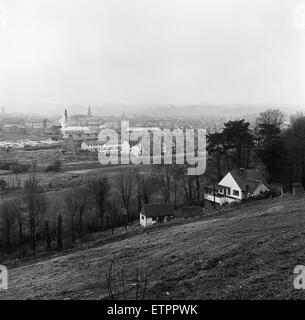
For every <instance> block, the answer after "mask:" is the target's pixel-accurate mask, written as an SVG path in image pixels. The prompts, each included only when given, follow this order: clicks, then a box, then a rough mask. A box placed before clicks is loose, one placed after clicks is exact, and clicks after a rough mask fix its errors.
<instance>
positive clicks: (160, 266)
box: [0, 197, 305, 299]
mask: <svg viewBox="0 0 305 320" xmlns="http://www.w3.org/2000/svg"><path fill="white" fill-rule="evenodd" d="M304 205H305V198H302V197H291V198H286V199H274V200H269V201H259V202H256V203H251V204H248V205H245V206H241V208H239V209H237V210H234V211H228V212H226V211H224V212H222V213H221V214H218V215H217V217H210V218H208V219H207V218H205V219H201V220H197V221H192V222H190V223H186V224H177V225H169V226H162V227H157V228H152V229H147V230H141V231H137V232H132V233H131V234H130V235H129V236H127V237H123V238H118V239H117V241H114V242H109V243H104V244H99V245H98V246H96V247H94V248H90V249H88V250H82V251H78V252H74V253H70V254H68V255H64V256H60V257H56V258H52V259H49V260H46V261H42V262H38V263H33V264H30V265H26V266H21V267H18V268H14V269H11V270H9V275H10V281H9V290H8V291H7V292H1V293H0V298H1V299H105V298H107V297H108V292H107V281H106V274H107V272H108V269H109V266H110V264H111V262H112V261H114V264H115V266H116V268H117V270H120V269H121V268H124V270H125V279H127V280H128V281H127V284H126V288H125V295H126V296H127V298H134V284H133V281H132V280H133V279H134V271H135V270H136V268H139V270H142V271H143V270H145V271H146V272H147V275H148V282H147V289H146V290H147V291H146V298H148V299H153V298H157V299H216V298H220V299H271V298H272V299H282V298H283V299H289V298H294V299H299V298H303V297H304V293H303V292H302V291H297V290H294V288H293V276H294V275H293V269H294V267H295V265H297V264H305V252H304V244H305V228H304V227H305V219H304V217H305V213H304ZM115 288H116V292H115V296H116V297H117V298H123V297H122V295H121V294H120V286H116V287H115Z"/></svg>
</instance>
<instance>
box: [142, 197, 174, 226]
mask: <svg viewBox="0 0 305 320" xmlns="http://www.w3.org/2000/svg"><path fill="white" fill-rule="evenodd" d="M172 216H173V212H172V209H171V207H170V205H169V204H166V203H152V204H144V206H143V208H142V210H141V212H140V225H141V226H142V227H149V226H152V225H154V224H156V223H162V222H166V221H167V220H169V219H170V218H171V217H172Z"/></svg>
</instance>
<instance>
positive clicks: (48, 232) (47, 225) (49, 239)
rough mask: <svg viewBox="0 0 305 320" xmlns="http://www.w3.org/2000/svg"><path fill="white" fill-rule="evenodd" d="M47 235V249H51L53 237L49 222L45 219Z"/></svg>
mask: <svg viewBox="0 0 305 320" xmlns="http://www.w3.org/2000/svg"><path fill="white" fill-rule="evenodd" d="M45 237H46V245H47V249H48V250H49V249H51V237H50V228H49V222H48V221H45Z"/></svg>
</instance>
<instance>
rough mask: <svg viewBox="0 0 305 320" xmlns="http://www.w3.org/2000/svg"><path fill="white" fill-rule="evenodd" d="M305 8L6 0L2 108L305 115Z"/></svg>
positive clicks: (266, 0)
mask: <svg viewBox="0 0 305 320" xmlns="http://www.w3.org/2000/svg"><path fill="white" fill-rule="evenodd" d="M302 3H304V2H302V1H297V0H293V1H289V2H288V1H286V0H279V1H277V2H276V5H274V1H270V0H258V1H255V2H254V1H253V2H252V1H244V0H232V1H226V0H216V1H215V0H213V1H212V0H205V1H199V0H147V1H143V0H112V1H106V0H90V1H85V0H73V1H72V0H61V1H54V0H43V1H41V0H26V1H24V0H9V1H8V0H0V13H1V12H2V13H3V12H7V23H3V14H2V24H1V19H0V40H1V50H0V58H1V59H0V70H1V72H0V105H4V106H5V107H6V108H9V107H10V106H11V107H12V108H13V109H14V108H16V109H18V108H19V109H20V110H16V111H18V112H23V111H24V112H25V111H29V110H26V109H27V106H33V110H31V112H37V111H41V110H35V106H37V105H46V104H48V105H66V106H70V107H71V106H73V105H79V106H80V105H81V106H88V105H89V104H91V105H93V106H103V105H107V104H112V105H116V106H117V105H125V106H127V105H143V104H145V105H151V106H156V107H157V106H160V105H178V106H183V105H200V104H203V105H205V104H207V105H266V107H268V105H270V104H273V105H276V104H280V105H285V104H287V105H300V106H304V105H305V90H304V88H303V84H304V82H305V65H304V58H303V56H304V54H305V50H304V44H305V40H304V35H305V31H304V30H298V29H297V28H296V27H295V19H296V16H295V10H296V8H297V6H298V5H300V4H302ZM1 8H2V11H1ZM0 16H1V15H0ZM1 26H2V27H1ZM38 109H39V108H38ZM12 111H14V110H12ZM127 111H128V110H127ZM245 111H246V110H245Z"/></svg>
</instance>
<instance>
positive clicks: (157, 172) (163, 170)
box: [153, 164, 172, 202]
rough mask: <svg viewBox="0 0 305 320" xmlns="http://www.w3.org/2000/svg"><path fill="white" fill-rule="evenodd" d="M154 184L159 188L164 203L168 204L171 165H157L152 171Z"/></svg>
mask: <svg viewBox="0 0 305 320" xmlns="http://www.w3.org/2000/svg"><path fill="white" fill-rule="evenodd" d="M153 175H154V179H155V183H156V184H157V185H158V186H159V188H160V190H161V192H162V194H163V198H164V201H165V202H170V191H171V175H172V165H170V164H165V165H158V166H156V167H155V169H154V173H153Z"/></svg>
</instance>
